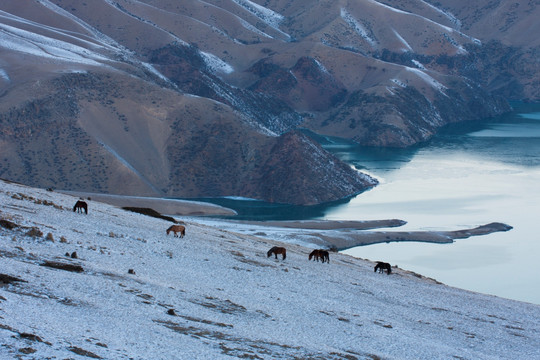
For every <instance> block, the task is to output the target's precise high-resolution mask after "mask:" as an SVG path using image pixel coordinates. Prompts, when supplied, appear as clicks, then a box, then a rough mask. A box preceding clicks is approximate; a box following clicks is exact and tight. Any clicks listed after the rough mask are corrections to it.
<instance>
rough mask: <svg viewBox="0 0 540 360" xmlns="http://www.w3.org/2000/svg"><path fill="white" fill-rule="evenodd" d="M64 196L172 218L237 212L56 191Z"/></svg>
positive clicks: (184, 203)
mask: <svg viewBox="0 0 540 360" xmlns="http://www.w3.org/2000/svg"><path fill="white" fill-rule="evenodd" d="M55 191H57V192H59V193H62V194H67V195H71V196H78V197H82V198H86V199H88V198H89V199H91V200H92V201H98V202H102V203H105V204H109V205H113V206H117V207H121V208H122V207H139V208H151V209H153V210H155V211H157V212H159V213H161V214H163V215H171V216H175V215H176V216H232V215H237V213H236V211H234V210H232V209H229V208H226V207H223V206H219V205H215V204H210V203H205V202H202V201H190V200H180V199H166V198H158V197H145V196H130V195H112V194H100V193H91V192H83V191H69V190H55Z"/></svg>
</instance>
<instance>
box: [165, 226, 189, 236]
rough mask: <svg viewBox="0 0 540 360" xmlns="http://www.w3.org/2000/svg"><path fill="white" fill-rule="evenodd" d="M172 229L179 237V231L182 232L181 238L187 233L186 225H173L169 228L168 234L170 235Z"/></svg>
mask: <svg viewBox="0 0 540 360" xmlns="http://www.w3.org/2000/svg"><path fill="white" fill-rule="evenodd" d="M171 231H172V232H173V233H174V237H178V233H180V237H181V238H183V237H184V235H186V227H185V226H182V225H171V227H169V228H168V229H167V235H169V233H170V232H171Z"/></svg>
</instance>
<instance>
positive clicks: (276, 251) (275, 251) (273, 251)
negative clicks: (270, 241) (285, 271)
mask: <svg viewBox="0 0 540 360" xmlns="http://www.w3.org/2000/svg"><path fill="white" fill-rule="evenodd" d="M272 254H274V255H275V257H276V259H277V256H278V254H281V255H282V256H283V260H285V258H286V257H287V249H285V248H284V247H279V246H274V247H273V248H271V249H270V250H268V252H267V253H266V255H268V256H267V257H270V256H272Z"/></svg>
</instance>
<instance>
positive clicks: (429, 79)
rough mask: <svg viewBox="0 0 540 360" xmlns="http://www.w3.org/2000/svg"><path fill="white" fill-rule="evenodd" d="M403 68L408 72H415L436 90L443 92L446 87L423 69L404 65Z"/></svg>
mask: <svg viewBox="0 0 540 360" xmlns="http://www.w3.org/2000/svg"><path fill="white" fill-rule="evenodd" d="M405 69H406V70H407V71H410V72H412V73H414V74H416V75H417V76H418V77H420V78H421V79H422V80H424V81H425V82H426V83H427V84H429V85H430V86H431V87H433V88H435V89H437V90H438V91H440V92H441V93H443V94H444V91H445V90H446V89H448V88H447V87H446V86H444V85H443V84H441V83H440V82H438V81H437V80H435V79H434V78H433V77H432V76H430V75H428V74H426V73H425V72H424V71H422V70H420V69H415V68H411V67H408V66H406V67H405ZM445 95H446V94H445Z"/></svg>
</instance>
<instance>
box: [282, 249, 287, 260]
mask: <svg viewBox="0 0 540 360" xmlns="http://www.w3.org/2000/svg"><path fill="white" fill-rule="evenodd" d="M286 258H287V250H285V249H283V260H285V259H286Z"/></svg>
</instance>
